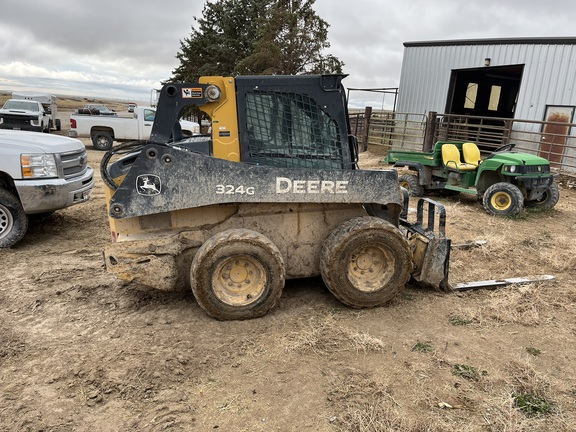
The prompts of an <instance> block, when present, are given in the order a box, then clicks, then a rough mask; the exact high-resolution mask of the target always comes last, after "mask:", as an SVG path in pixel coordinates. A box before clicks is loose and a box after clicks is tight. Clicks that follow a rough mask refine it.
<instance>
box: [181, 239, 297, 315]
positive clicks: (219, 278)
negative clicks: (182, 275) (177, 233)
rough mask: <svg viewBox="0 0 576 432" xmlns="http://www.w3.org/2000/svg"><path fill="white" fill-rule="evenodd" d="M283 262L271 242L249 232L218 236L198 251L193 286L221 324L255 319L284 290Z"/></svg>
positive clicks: (198, 299) (200, 300)
mask: <svg viewBox="0 0 576 432" xmlns="http://www.w3.org/2000/svg"><path fill="white" fill-rule="evenodd" d="M284 278H285V269H284V260H283V259H282V256H281V255H280V252H279V251H278V248H277V247H276V246H275V245H274V243H272V242H271V241H270V240H269V239H268V238H266V237H265V236H263V235H262V234H259V233H257V232H255V231H251V230H247V229H231V230H227V231H223V232H221V233H218V234H215V235H214V236H212V237H211V238H210V239H208V240H207V241H206V242H204V244H203V245H202V246H201V247H200V249H198V252H196V255H195V256H194V259H193V260H192V266H191V267H190V283H191V286H192V291H193V292H194V296H195V297H196V300H197V301H198V304H199V305H200V306H201V307H202V308H203V309H204V310H205V311H206V313H208V315H210V316H213V317H214V318H217V319H221V320H236V319H249V318H256V317H259V316H262V315H264V314H266V312H268V311H269V310H270V309H271V308H273V307H274V305H275V304H276V302H277V301H278V299H279V298H280V295H281V294H282V289H283V288H284Z"/></svg>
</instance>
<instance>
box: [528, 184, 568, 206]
mask: <svg viewBox="0 0 576 432" xmlns="http://www.w3.org/2000/svg"><path fill="white" fill-rule="evenodd" d="M559 199H560V191H559V190H558V186H556V183H552V185H551V186H550V187H549V188H548V189H547V190H546V192H544V195H542V198H540V199H539V200H533V201H526V206H527V207H528V206H529V207H532V208H540V209H551V208H553V207H554V206H555V205H556V204H557V203H558V200H559Z"/></svg>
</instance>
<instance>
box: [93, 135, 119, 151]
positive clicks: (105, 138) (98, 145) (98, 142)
mask: <svg viewBox="0 0 576 432" xmlns="http://www.w3.org/2000/svg"><path fill="white" fill-rule="evenodd" d="M112 144H114V139H112V135H110V134H109V133H108V132H96V133H95V134H94V135H93V136H92V145H93V146H94V148H95V149H96V150H102V151H108V150H110V149H111V148H112Z"/></svg>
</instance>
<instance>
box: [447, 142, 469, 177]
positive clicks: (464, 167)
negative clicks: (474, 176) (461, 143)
mask: <svg viewBox="0 0 576 432" xmlns="http://www.w3.org/2000/svg"><path fill="white" fill-rule="evenodd" d="M442 162H444V165H445V166H446V167H448V168H450V169H454V170H457V171H472V170H475V169H476V168H477V165H473V164H469V163H463V162H461V161H460V151H459V150H458V147H456V146H455V145H454V144H444V145H443V146H442Z"/></svg>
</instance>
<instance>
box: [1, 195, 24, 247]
mask: <svg viewBox="0 0 576 432" xmlns="http://www.w3.org/2000/svg"><path fill="white" fill-rule="evenodd" d="M27 229H28V216H26V213H24V209H23V208H22V204H21V203H20V200H18V198H17V197H16V196H15V195H14V194H12V193H10V192H8V191H7V190H4V189H0V248H7V247H11V246H14V245H15V244H16V243H18V242H19V241H20V240H21V239H22V237H24V234H26V230H27Z"/></svg>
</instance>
